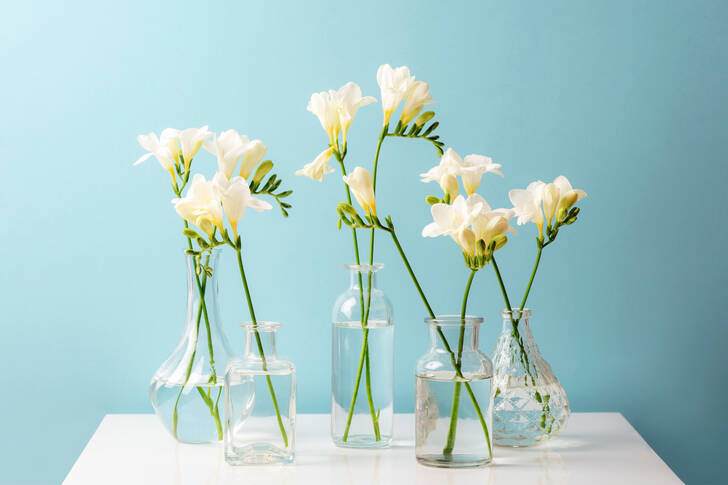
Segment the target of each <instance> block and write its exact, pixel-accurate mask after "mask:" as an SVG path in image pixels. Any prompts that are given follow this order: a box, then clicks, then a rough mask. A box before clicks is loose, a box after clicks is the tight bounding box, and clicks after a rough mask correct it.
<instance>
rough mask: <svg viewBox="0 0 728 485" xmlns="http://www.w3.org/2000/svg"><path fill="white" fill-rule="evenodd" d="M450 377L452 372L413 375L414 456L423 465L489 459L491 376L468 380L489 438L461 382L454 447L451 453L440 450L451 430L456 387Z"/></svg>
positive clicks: (467, 463)
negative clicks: (451, 415) (423, 375)
mask: <svg viewBox="0 0 728 485" xmlns="http://www.w3.org/2000/svg"><path fill="white" fill-rule="evenodd" d="M453 377H454V373H453V372H440V373H435V374H434V376H428V377H420V376H417V377H416V378H415V386H416V388H415V397H416V402H415V413H416V414H415V419H416V429H415V439H416V449H415V453H416V455H417V460H418V461H419V462H421V463H424V464H426V465H433V466H441V467H458V468H462V467H468V466H481V465H485V464H487V463H489V462H490V461H491V459H492V455H491V452H490V450H489V446H488V439H490V440H491V442H492V434H491V433H492V426H491V410H492V405H491V404H492V401H491V397H490V383H491V379H490V378H488V379H482V380H472V381H469V383H470V388H471V389H472V391H473V395H474V396H475V399H476V401H477V402H478V405H479V406H480V410H481V413H482V414H483V418H484V419H485V422H486V425H487V428H488V433H489V435H488V439H486V435H485V433H484V431H483V427H482V426H481V424H480V420H479V418H478V415H477V413H476V411H475V407H474V406H473V403H472V401H471V399H470V397H469V395H468V393H467V391H466V389H465V386H464V385H462V386H461V391H460V403H459V406H458V418H457V427H456V433H455V443H454V447H453V450H452V454H448V455H446V454H443V450H444V448H445V445H446V443H447V438H448V434H449V430H450V413H451V410H452V403H453V394H454V390H455V383H454V382H453V380H452V379H453Z"/></svg>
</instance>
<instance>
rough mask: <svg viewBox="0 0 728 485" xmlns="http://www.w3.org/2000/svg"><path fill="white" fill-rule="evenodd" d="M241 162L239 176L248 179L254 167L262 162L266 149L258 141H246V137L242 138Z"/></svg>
mask: <svg viewBox="0 0 728 485" xmlns="http://www.w3.org/2000/svg"><path fill="white" fill-rule="evenodd" d="M242 138H243V145H244V148H243V161H242V163H241V164H240V176H241V177H243V178H244V179H246V180H247V179H248V178H249V177H250V174H251V173H252V172H253V169H254V168H255V166H256V165H258V164H259V163H260V161H261V160H263V157H264V156H265V153H266V152H267V151H268V147H267V146H265V145H263V142H262V141H260V140H253V141H248V137H247V136H243V137H242Z"/></svg>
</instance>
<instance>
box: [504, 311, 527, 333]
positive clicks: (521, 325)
mask: <svg viewBox="0 0 728 485" xmlns="http://www.w3.org/2000/svg"><path fill="white" fill-rule="evenodd" d="M501 316H502V317H503V328H502V333H503V334H504V335H505V334H508V335H511V334H512V333H513V327H514V326H515V327H516V329H517V330H518V333H519V335H520V336H521V338H531V323H530V320H531V310H529V309H526V310H524V311H520V310H519V309H517V308H514V309H513V310H512V311H510V312H509V311H507V310H503V311H502V312H501Z"/></svg>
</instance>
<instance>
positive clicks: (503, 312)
mask: <svg viewBox="0 0 728 485" xmlns="http://www.w3.org/2000/svg"><path fill="white" fill-rule="evenodd" d="M514 314H515V315H517V316H518V317H519V318H520V317H526V318H528V317H530V316H531V309H530V308H524V309H523V310H521V309H520V308H511V309H510V310H508V309H507V308H504V309H503V310H501V316H502V317H503V318H511V317H512V316H513V315H514Z"/></svg>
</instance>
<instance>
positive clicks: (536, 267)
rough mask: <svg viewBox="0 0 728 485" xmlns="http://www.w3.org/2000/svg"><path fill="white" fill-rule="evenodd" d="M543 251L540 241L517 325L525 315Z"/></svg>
mask: <svg viewBox="0 0 728 485" xmlns="http://www.w3.org/2000/svg"><path fill="white" fill-rule="evenodd" d="M549 242H550V241H549ZM542 251H543V245H542V244H541V243H539V245H538V253H537V254H536V263H534V265H533V271H532V272H531V279H529V280H528V286H527V287H526V293H525V294H524V295H523V300H521V314H520V315H519V316H518V320H516V325H518V322H520V321H521V315H523V310H524V309H525V308H526V300H527V299H528V294H529V293H531V285H532V284H533V278H534V277H535V276H536V271H538V264H539V263H540V262H541V252H542Z"/></svg>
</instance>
